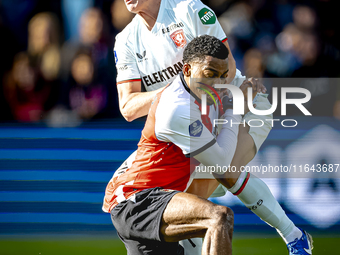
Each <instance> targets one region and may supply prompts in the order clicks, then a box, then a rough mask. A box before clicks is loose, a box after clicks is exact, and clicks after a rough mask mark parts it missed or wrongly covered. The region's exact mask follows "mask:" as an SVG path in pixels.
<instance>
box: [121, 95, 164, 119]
mask: <svg viewBox="0 0 340 255" xmlns="http://www.w3.org/2000/svg"><path fill="white" fill-rule="evenodd" d="M160 90H161V89H158V90H155V91H150V92H134V93H130V94H129V95H127V96H126V97H125V98H124V100H122V101H123V102H120V111H121V113H122V115H123V117H124V118H125V119H126V120H127V121H133V120H135V119H137V118H140V117H143V116H145V115H147V114H148V112H149V109H150V106H151V102H152V100H153V99H154V97H155V96H156V94H157V93H158V92H159V91H160Z"/></svg>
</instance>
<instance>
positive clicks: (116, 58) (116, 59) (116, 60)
mask: <svg viewBox="0 0 340 255" xmlns="http://www.w3.org/2000/svg"><path fill="white" fill-rule="evenodd" d="M113 53H114V54H115V62H116V64H117V62H118V57H117V52H116V51H115V50H114V51H113Z"/></svg>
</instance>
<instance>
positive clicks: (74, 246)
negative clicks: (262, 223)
mask: <svg viewBox="0 0 340 255" xmlns="http://www.w3.org/2000/svg"><path fill="white" fill-rule="evenodd" d="M314 244H315V245H314V246H315V248H314V250H313V255H328V254H331V255H339V254H340V249H339V248H338V244H340V238H329V237H319V238H314ZM0 254H1V255H19V254H20V255H77V254H81V255H110V254H112V255H123V254H126V251H125V248H124V245H123V244H122V243H121V241H120V240H117V239H114V238H112V239H108V238H98V237H95V238H89V237H84V238H83V239H81V238H73V237H72V238H71V237H70V238H69V239H67V238H64V239H61V238H55V240H53V239H51V238H49V239H48V238H45V237H40V238H38V237H36V238H34V239H33V238H32V239H31V238H29V239H28V238H1V239H0ZM233 254H234V255H241V254H245V255H267V254H268V255H269V254H270V255H281V254H282V255H287V250H286V247H285V245H284V243H283V241H282V240H281V239H280V238H271V237H268V238H265V237H263V238H240V237H236V238H235V239H234V241H233Z"/></svg>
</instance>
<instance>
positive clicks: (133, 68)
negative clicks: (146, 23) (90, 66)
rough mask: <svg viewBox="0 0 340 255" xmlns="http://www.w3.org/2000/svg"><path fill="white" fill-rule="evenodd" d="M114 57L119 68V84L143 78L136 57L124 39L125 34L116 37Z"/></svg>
mask: <svg viewBox="0 0 340 255" xmlns="http://www.w3.org/2000/svg"><path fill="white" fill-rule="evenodd" d="M114 57H115V62H116V68H117V84H119V83H122V82H125V81H134V80H140V79H141V77H140V73H139V69H138V66H137V62H136V58H135V56H134V54H133V52H132V51H131V50H130V49H129V47H128V45H127V44H126V42H125V41H124V36H123V35H120V34H118V35H117V37H116V42H115V46H114Z"/></svg>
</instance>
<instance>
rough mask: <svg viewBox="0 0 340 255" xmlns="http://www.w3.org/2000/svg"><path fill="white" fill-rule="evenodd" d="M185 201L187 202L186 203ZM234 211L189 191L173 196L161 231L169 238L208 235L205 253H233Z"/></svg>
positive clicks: (169, 239) (213, 254) (175, 239)
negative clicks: (188, 192)
mask: <svg viewBox="0 0 340 255" xmlns="http://www.w3.org/2000/svg"><path fill="white" fill-rule="evenodd" d="M183 205H185V206H183ZM232 233H233V213H232V211H231V209H230V208H227V207H224V206H219V205H215V204H214V203H212V202H210V201H207V200H205V199H203V198H200V197H197V196H195V195H191V194H187V193H178V194H176V195H174V196H173V197H172V199H171V200H170V202H169V203H168V205H167V207H166V209H165V210H164V213H163V217H162V223H161V235H162V236H163V239H164V240H165V241H167V242H176V241H179V240H183V239H188V238H193V237H205V238H204V243H203V249H202V254H204V255H208V254H209V255H215V254H231V250H232V249H231V239H232Z"/></svg>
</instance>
